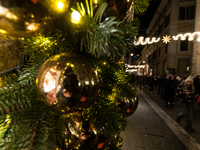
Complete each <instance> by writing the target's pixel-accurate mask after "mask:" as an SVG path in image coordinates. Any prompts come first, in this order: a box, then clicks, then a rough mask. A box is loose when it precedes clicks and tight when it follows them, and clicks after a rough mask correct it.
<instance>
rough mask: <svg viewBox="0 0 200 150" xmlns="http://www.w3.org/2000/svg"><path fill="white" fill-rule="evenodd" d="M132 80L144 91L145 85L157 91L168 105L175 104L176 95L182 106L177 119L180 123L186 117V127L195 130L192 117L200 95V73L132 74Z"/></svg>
mask: <svg viewBox="0 0 200 150" xmlns="http://www.w3.org/2000/svg"><path fill="white" fill-rule="evenodd" d="M130 82H131V84H134V85H136V86H137V87H138V88H139V89H140V91H141V92H143V88H144V87H146V88H148V89H149V93H153V92H157V94H159V95H160V98H161V99H163V100H164V102H165V105H166V106H167V107H169V106H173V104H174V102H175V97H176V98H177V99H178V101H179V104H180V108H181V112H180V113H179V114H178V115H177V118H176V121H177V122H178V123H180V121H181V119H182V118H184V117H186V123H185V129H187V130H189V131H191V132H194V129H193V128H192V118H193V111H194V106H195V103H196V98H197V97H198V96H200V77H199V75H196V76H195V77H192V76H188V77H180V76H179V75H176V76H175V75H172V74H168V75H160V76H156V75H155V76H153V75H151V76H150V75H144V76H143V75H141V76H137V75H134V74H131V78H130ZM155 89H156V90H155ZM198 105H199V104H198Z"/></svg>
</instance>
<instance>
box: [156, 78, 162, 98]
mask: <svg viewBox="0 0 200 150" xmlns="http://www.w3.org/2000/svg"><path fill="white" fill-rule="evenodd" d="M161 82H162V75H160V76H158V78H157V84H158V95H160V87H161Z"/></svg>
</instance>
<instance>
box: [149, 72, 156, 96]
mask: <svg viewBox="0 0 200 150" xmlns="http://www.w3.org/2000/svg"><path fill="white" fill-rule="evenodd" d="M154 83H155V80H154V76H153V75H152V76H151V77H150V79H149V92H150V93H153V86H154Z"/></svg>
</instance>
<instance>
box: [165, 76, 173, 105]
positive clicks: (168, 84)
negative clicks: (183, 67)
mask: <svg viewBox="0 0 200 150" xmlns="http://www.w3.org/2000/svg"><path fill="white" fill-rule="evenodd" d="M164 82H165V83H164V100H165V104H166V106H169V105H171V101H170V98H171V97H170V95H171V85H172V84H171V75H167V78H166V79H165V81H164Z"/></svg>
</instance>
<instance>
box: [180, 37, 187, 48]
mask: <svg viewBox="0 0 200 150" xmlns="http://www.w3.org/2000/svg"><path fill="white" fill-rule="evenodd" d="M180 51H188V38H187V39H186V40H184V41H181V45H180Z"/></svg>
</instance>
